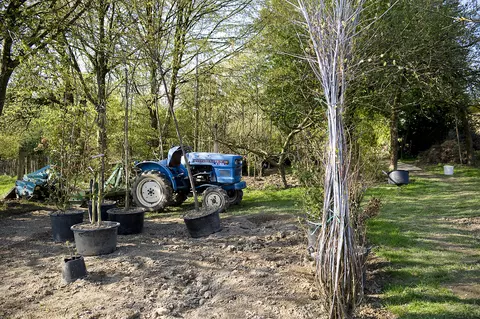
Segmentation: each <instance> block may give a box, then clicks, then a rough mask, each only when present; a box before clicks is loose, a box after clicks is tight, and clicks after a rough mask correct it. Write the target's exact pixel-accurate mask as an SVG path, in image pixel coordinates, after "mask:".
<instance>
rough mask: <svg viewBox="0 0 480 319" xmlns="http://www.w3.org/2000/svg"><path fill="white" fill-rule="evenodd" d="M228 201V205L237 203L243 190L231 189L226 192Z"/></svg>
mask: <svg viewBox="0 0 480 319" xmlns="http://www.w3.org/2000/svg"><path fill="white" fill-rule="evenodd" d="M227 194H228V203H229V204H230V205H238V204H240V202H241V201H242V198H243V191H242V190H241V189H232V190H229V191H228V192H227Z"/></svg>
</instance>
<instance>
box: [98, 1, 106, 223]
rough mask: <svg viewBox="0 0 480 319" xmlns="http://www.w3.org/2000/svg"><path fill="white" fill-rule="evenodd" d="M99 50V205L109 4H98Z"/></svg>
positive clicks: (101, 197) (101, 192) (104, 129)
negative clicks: (106, 22)
mask: <svg viewBox="0 0 480 319" xmlns="http://www.w3.org/2000/svg"><path fill="white" fill-rule="evenodd" d="M99 7H100V8H99V12H98V19H99V21H98V22H99V46H100V47H99V48H98V51H97V53H96V61H97V65H96V68H95V71H96V72H95V73H96V80H97V90H98V91H97V97H98V100H97V105H96V111H97V127H98V146H99V153H100V154H102V157H101V164H100V174H99V175H100V176H99V187H98V188H99V190H98V195H99V198H98V199H99V205H100V204H101V201H102V199H103V192H104V184H105V156H106V151H107V123H106V122H107V88H106V77H107V73H108V67H107V65H108V61H107V57H106V52H105V51H106V41H107V39H106V37H105V33H106V30H105V16H106V12H107V10H108V7H109V4H105V2H104V1H101V2H100V4H99ZM98 221H101V214H98Z"/></svg>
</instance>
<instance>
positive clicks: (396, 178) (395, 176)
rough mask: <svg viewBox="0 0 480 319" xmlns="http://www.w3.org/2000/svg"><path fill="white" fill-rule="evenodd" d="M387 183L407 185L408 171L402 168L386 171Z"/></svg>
mask: <svg viewBox="0 0 480 319" xmlns="http://www.w3.org/2000/svg"><path fill="white" fill-rule="evenodd" d="M387 176H388V183H389V184H395V185H397V186H401V185H407V184H408V183H409V173H408V171H404V170H396V171H391V172H388V174H387Z"/></svg>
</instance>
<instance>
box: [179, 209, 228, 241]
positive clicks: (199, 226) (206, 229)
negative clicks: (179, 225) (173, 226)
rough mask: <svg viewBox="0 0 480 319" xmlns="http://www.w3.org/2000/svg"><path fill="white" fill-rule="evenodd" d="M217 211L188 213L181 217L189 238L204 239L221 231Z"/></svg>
mask: <svg viewBox="0 0 480 319" xmlns="http://www.w3.org/2000/svg"><path fill="white" fill-rule="evenodd" d="M219 212H220V211H219V210H218V209H216V210H210V211H209V210H201V211H195V210H192V211H189V212H187V213H186V214H185V215H183V220H184V222H185V225H186V226H187V229H188V232H189V234H190V236H192V237H193V238H198V237H204V236H208V235H210V234H213V233H216V232H219V231H220V230H222V226H221V225H220V214H219Z"/></svg>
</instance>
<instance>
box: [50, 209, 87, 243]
mask: <svg viewBox="0 0 480 319" xmlns="http://www.w3.org/2000/svg"><path fill="white" fill-rule="evenodd" d="M50 222H51V225H52V236H53V240H54V241H56V242H65V241H67V240H68V241H73V232H72V230H71V229H70V227H72V226H73V225H75V224H79V223H81V222H83V211H81V210H67V211H66V212H54V213H51V214H50Z"/></svg>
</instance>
